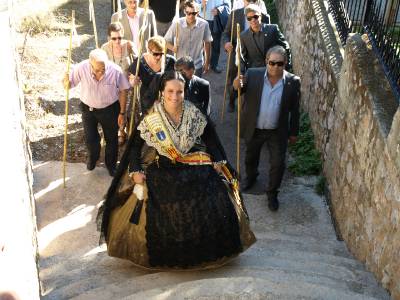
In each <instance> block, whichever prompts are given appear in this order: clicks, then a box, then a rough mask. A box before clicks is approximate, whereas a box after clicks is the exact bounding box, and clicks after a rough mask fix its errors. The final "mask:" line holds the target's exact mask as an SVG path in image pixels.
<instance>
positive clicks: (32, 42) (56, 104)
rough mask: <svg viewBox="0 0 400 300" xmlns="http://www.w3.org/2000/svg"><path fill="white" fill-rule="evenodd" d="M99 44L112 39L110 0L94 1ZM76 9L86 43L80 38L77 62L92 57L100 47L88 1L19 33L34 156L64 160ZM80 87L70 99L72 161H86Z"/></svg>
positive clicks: (66, 7) (60, 9)
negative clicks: (108, 30)
mask: <svg viewBox="0 0 400 300" xmlns="http://www.w3.org/2000/svg"><path fill="white" fill-rule="evenodd" d="M94 6H95V12H96V23H97V31H98V38H99V44H100V45H101V44H102V43H104V42H106V28H107V26H108V24H109V21H110V17H111V9H110V7H111V5H110V2H109V1H107V0H96V1H94ZM72 10H75V11H76V13H75V14H76V24H77V32H78V34H79V39H80V45H79V44H78V43H77V41H76V40H74V43H73V50H72V62H73V63H77V62H80V61H82V60H84V59H86V58H87V57H88V54H89V52H90V50H92V49H94V48H95V39H94V35H93V26H92V22H91V21H90V20H89V14H88V11H89V6H88V1H87V0H72V1H69V2H68V3H67V4H64V5H61V6H59V7H57V8H56V9H55V10H54V11H52V12H49V13H48V14H47V15H45V16H41V17H40V18H35V19H31V20H29V21H26V22H25V23H22V26H21V28H20V32H18V33H17V46H18V52H19V54H20V62H21V63H20V67H21V71H22V76H23V78H22V82H23V93H24V97H25V109H26V117H27V128H28V137H29V140H30V146H31V150H32V155H33V159H34V160H40V161H48V160H62V156H63V147H64V128H65V99H66V93H65V91H64V89H63V87H62V85H61V79H62V77H63V74H64V73H65V72H66V69H67V56H68V47H69V32H70V20H71V12H72ZM78 105H79V88H78V89H75V90H71V92H70V100H69V117H68V123H69V131H68V132H69V134H68V140H69V143H68V161H70V162H82V161H85V155H86V149H85V145H84V140H83V129H82V124H81V121H82V120H81V115H80V111H79V106H78Z"/></svg>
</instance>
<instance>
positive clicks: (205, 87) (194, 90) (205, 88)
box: [175, 56, 210, 116]
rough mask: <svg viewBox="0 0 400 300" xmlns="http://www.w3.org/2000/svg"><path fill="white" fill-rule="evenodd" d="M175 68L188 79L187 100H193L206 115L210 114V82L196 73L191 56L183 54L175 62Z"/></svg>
mask: <svg viewBox="0 0 400 300" xmlns="http://www.w3.org/2000/svg"><path fill="white" fill-rule="evenodd" d="M175 70H177V71H179V72H181V73H182V75H183V77H184V78H185V80H186V83H185V100H188V101H190V102H192V103H193V104H194V105H196V107H197V108H198V109H200V111H201V112H202V113H203V114H204V115H206V116H207V115H209V114H210V83H209V82H208V81H207V80H205V79H203V78H200V77H198V76H196V75H194V72H195V68H194V62H193V59H192V58H191V57H190V56H183V57H181V58H179V59H178V60H177V61H176V62H175Z"/></svg>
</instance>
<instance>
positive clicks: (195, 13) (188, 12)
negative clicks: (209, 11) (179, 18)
mask: <svg viewBox="0 0 400 300" xmlns="http://www.w3.org/2000/svg"><path fill="white" fill-rule="evenodd" d="M198 13H199V12H198V11H185V14H186V15H187V16H197V14H198Z"/></svg>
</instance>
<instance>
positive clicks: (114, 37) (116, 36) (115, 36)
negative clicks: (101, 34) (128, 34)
mask: <svg viewBox="0 0 400 300" xmlns="http://www.w3.org/2000/svg"><path fill="white" fill-rule="evenodd" d="M110 40H111V43H113V44H114V45H117V44H118V45H121V40H122V34H121V31H111V33H110Z"/></svg>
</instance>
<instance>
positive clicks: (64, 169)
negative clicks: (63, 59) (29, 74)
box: [63, 10, 75, 188]
mask: <svg viewBox="0 0 400 300" xmlns="http://www.w3.org/2000/svg"><path fill="white" fill-rule="evenodd" d="M74 31H75V10H73V11H72V20H71V32H70V34H69V48H68V60H67V75H68V78H69V71H70V68H71V53H72V35H73V33H74ZM68 80H69V79H68ZM68 114H69V84H68V86H67V89H66V95H65V129H64V153H63V186H64V188H65V187H66V185H65V174H66V162H67V142H68Z"/></svg>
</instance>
